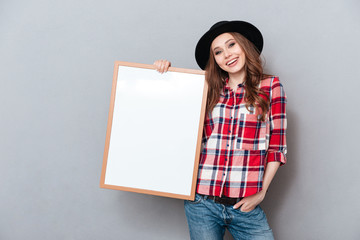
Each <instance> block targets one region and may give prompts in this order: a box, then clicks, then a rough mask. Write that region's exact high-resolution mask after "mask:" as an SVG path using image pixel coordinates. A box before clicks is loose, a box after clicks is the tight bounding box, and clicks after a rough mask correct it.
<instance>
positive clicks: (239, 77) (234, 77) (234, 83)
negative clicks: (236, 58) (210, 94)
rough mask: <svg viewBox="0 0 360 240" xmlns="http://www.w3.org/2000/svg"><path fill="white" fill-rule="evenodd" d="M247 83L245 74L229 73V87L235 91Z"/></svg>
mask: <svg viewBox="0 0 360 240" xmlns="http://www.w3.org/2000/svg"><path fill="white" fill-rule="evenodd" d="M244 82H245V72H243V71H241V72H238V73H233V74H231V73H229V86H230V87H231V88H232V89H233V90H234V91H235V90H236V89H237V87H238V85H239V84H241V83H244Z"/></svg>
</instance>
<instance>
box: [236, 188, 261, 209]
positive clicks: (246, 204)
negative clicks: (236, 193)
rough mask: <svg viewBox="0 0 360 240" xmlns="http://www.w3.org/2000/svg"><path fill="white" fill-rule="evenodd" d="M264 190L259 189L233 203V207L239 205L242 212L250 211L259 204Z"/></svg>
mask: <svg viewBox="0 0 360 240" xmlns="http://www.w3.org/2000/svg"><path fill="white" fill-rule="evenodd" d="M265 194H266V191H263V190H262V191H260V192H258V193H255V194H253V195H251V196H248V197H244V198H243V199H241V201H239V202H238V203H236V204H235V205H234V209H237V208H239V207H241V209H240V210H241V211H242V212H250V211H252V210H253V209H254V208H255V207H256V206H257V205H259V204H260V203H261V202H262V201H263V200H264V198H265Z"/></svg>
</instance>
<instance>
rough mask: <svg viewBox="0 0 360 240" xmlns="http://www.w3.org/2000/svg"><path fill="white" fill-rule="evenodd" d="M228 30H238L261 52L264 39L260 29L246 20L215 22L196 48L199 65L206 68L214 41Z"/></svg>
mask: <svg viewBox="0 0 360 240" xmlns="http://www.w3.org/2000/svg"><path fill="white" fill-rule="evenodd" d="M226 32H238V33H240V34H241V35H243V36H244V37H245V38H247V39H248V40H249V41H250V42H252V43H253V44H254V45H255V47H256V48H257V50H258V51H259V53H261V51H262V49H263V45H264V40H263V37H262V35H261V32H260V31H259V29H257V28H256V27H255V26H254V25H252V24H251V23H248V22H244V21H221V22H218V23H215V24H214V25H213V26H212V27H211V28H210V29H209V31H207V32H206V33H205V34H204V35H203V36H202V37H201V38H200V40H199V42H198V43H197V45H196V48H195V59H196V62H197V64H198V65H199V67H200V68H201V69H203V70H205V67H206V64H207V62H208V60H209V54H210V47H211V43H212V41H213V40H214V39H215V38H216V37H217V36H219V35H220V34H223V33H226Z"/></svg>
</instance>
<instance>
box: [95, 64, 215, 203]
mask: <svg viewBox="0 0 360 240" xmlns="http://www.w3.org/2000/svg"><path fill="white" fill-rule="evenodd" d="M154 69H155V67H154V66H153V65H148V64H139V63H130V62H120V61H116V62H115V66H114V77H113V84H112V90H111V100H110V109H109V117H108V124H107V131H106V140H105V150H104V157H103V165H102V172H101V179H100V187H101V188H107V189H115V190H123V191H130V192H137V193H144V194H151V195H158V196H164V197H171V198H179V199H188V200H193V199H194V198H195V189H196V181H197V172H198V164H199V157H200V149H201V140H202V131H203V123H204V117H205V108H206V97H207V88H208V86H207V84H206V81H205V77H204V71H200V70H192V69H183V68H174V67H170V68H169V71H168V72H167V73H164V74H160V73H158V72H156V71H155V70H154Z"/></svg>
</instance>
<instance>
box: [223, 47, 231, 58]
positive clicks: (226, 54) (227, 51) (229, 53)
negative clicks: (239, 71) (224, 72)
mask: <svg viewBox="0 0 360 240" xmlns="http://www.w3.org/2000/svg"><path fill="white" fill-rule="evenodd" d="M224 56H225V58H228V57H230V56H231V52H230V51H229V50H228V49H225V50H224Z"/></svg>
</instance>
